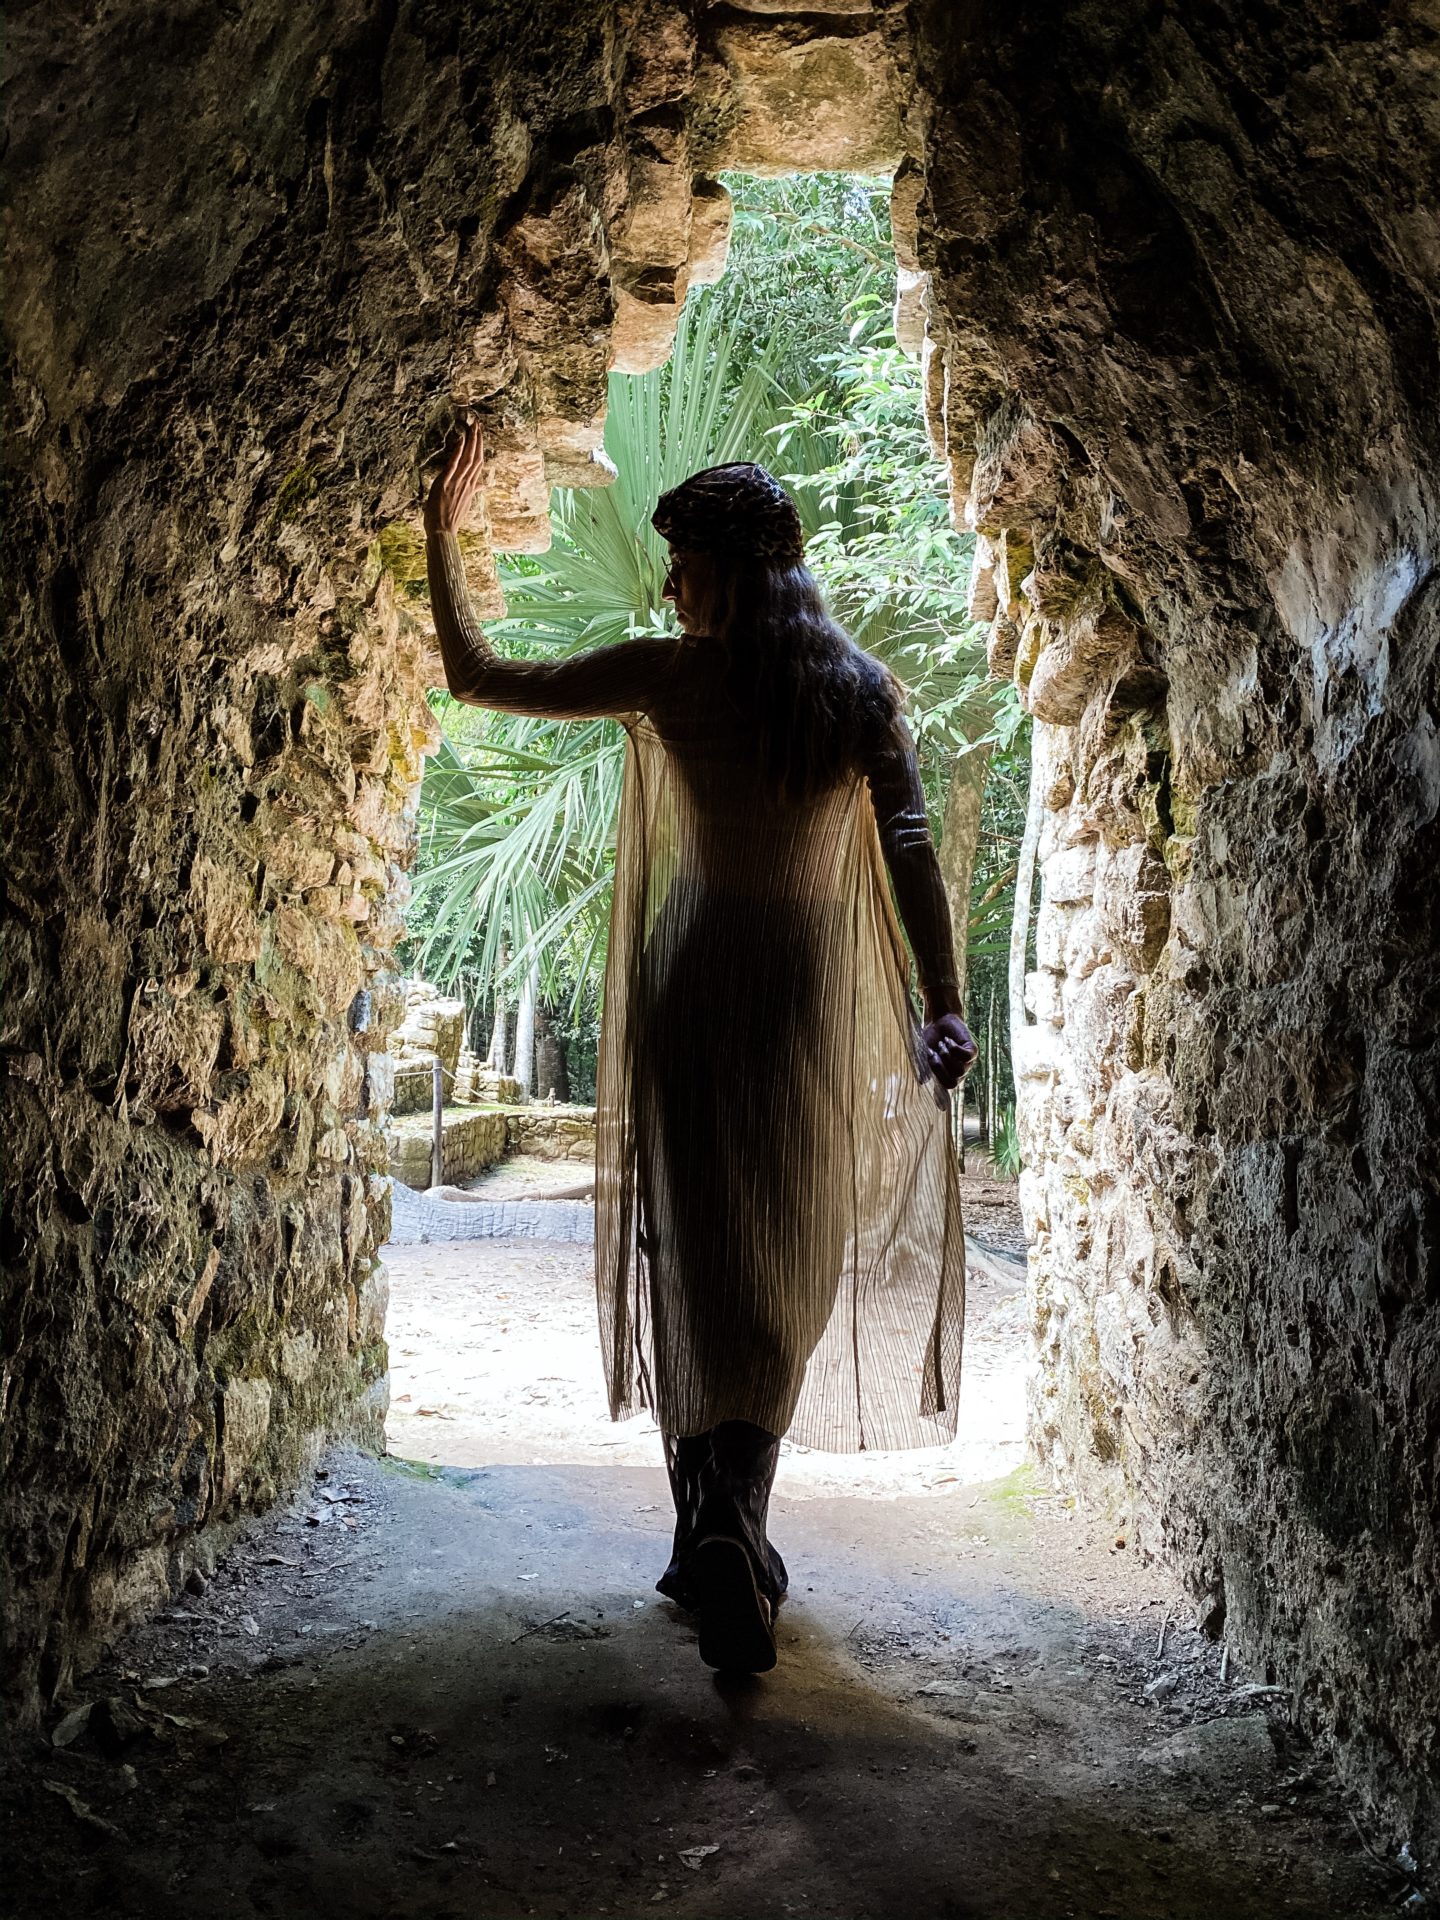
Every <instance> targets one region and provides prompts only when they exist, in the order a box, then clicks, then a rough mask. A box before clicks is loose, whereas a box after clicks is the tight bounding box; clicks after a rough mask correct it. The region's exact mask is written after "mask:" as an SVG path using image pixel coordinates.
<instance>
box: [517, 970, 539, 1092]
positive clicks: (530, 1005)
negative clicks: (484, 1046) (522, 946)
mask: <svg viewBox="0 0 1440 1920" xmlns="http://www.w3.org/2000/svg"><path fill="white" fill-rule="evenodd" d="M539 985H540V962H539V961H538V960H532V961H531V962H530V965H529V967H528V969H527V970H526V974H525V979H524V982H523V984H522V985H521V988H520V1006H519V1009H518V1011H517V1012H516V1015H515V1078H516V1079H517V1080H518V1081H519V1082H520V1091H521V1092H522V1093H523V1094H525V1095H526V1097H527V1098H528V1097H529V1095H530V1094H532V1093H533V1092H534V1090H535V1000H536V994H537V989H538V988H539Z"/></svg>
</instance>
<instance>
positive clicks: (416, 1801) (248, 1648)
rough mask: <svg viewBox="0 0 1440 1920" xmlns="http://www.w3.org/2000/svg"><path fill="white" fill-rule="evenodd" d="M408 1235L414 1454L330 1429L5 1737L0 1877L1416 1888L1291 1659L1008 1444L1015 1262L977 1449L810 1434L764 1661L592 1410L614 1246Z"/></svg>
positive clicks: (977, 1902)
mask: <svg viewBox="0 0 1440 1920" xmlns="http://www.w3.org/2000/svg"><path fill="white" fill-rule="evenodd" d="M387 1258H388V1260H389V1263H390V1266H391V1277H392V1287H393V1306H392V1314H391V1338H392V1352H393V1366H394V1390H395V1394H396V1404H395V1409H394V1416H393V1425H392V1441H391V1444H392V1447H393V1448H394V1449H395V1454H396V1456H397V1457H392V1458H389V1459H386V1460H381V1461H375V1460H372V1459H369V1458H367V1457H365V1456H363V1455H361V1454H359V1453H356V1452H354V1451H351V1450H337V1451H335V1452H333V1453H332V1454H331V1455H330V1456H329V1457H328V1458H327V1459H326V1460H325V1461H324V1462H323V1464H322V1466H321V1468H320V1470H319V1472H318V1473H317V1475H316V1477H315V1479H314V1481H313V1483H312V1484H311V1485H310V1486H309V1487H307V1489H306V1493H305V1495H304V1497H303V1498H302V1499H301V1500H300V1501H299V1502H298V1504H296V1505H295V1506H294V1507H293V1508H291V1509H289V1510H286V1511H283V1512H279V1513H274V1514H271V1515H270V1516H268V1517H267V1518H266V1519H265V1520H264V1521H262V1522H259V1523H257V1524H256V1525H255V1527H254V1529H253V1531H252V1532H251V1534H250V1535H249V1537H248V1538H247V1539H246V1540H245V1541H244V1542H243V1543H239V1544H237V1545H235V1546H233V1547H232V1549H231V1550H230V1551H229V1553H228V1554H227V1555H226V1557H225V1559H224V1561H223V1563H222V1564H221V1565H220V1566H219V1567H218V1568H217V1569H216V1570H215V1572H214V1574H213V1576H212V1577H211V1579H210V1580H209V1581H208V1582H201V1581H196V1582H195V1585H196V1587H197V1588H202V1587H203V1590H201V1591H194V1592H189V1593H186V1594H185V1595H183V1596H182V1597H181V1599H180V1600H179V1602H178V1603H177V1604H175V1605H174V1606H173V1607H171V1608H170V1609H169V1610H168V1611H167V1612H166V1614H165V1615H164V1616H163V1617H162V1618H161V1619H160V1620H158V1621H155V1622H153V1623H152V1624H150V1625H149V1626H147V1627H145V1628H143V1629H141V1630H138V1631H137V1632H135V1633H134V1634H132V1635H131V1636H129V1637H128V1638H127V1639H125V1640H124V1641H123V1642H121V1643H120V1644H119V1645H117V1646H116V1647H115V1648H114V1650H113V1655H112V1657H110V1658H109V1659H107V1661H106V1662H105V1663H104V1664H103V1665H102V1666H101V1667H100V1668H99V1669H98V1670H97V1671H95V1672H94V1673H92V1674H91V1675H89V1676H87V1678H86V1679H85V1680H84V1682H83V1683H82V1684H81V1685H80V1686H79V1687H78V1688H77V1690H76V1693H75V1695H74V1698H73V1699H72V1700H70V1701H68V1702H66V1703H64V1708H63V1710H62V1711H57V1713H56V1714H55V1715H54V1716H52V1720H51V1722H50V1724H49V1725H48V1726H47V1728H46V1729H45V1732H44V1734H43V1736H34V1737H28V1738H25V1739H22V1740H20V1741H18V1742H17V1743H15V1744H14V1745H13V1746H12V1749H11V1751H10V1753H9V1755H8V1758H7V1759H6V1762H5V1767H4V1778H3V1781H0V1787H3V1808H4V1823H3V1827H0V1833H3V1836H4V1839H3V1857H0V1876H3V1881H0V1884H3V1885H4V1887H5V1889H6V1894H7V1896H8V1899H7V1900H6V1902H5V1903H4V1904H5V1911H7V1912H9V1911H13V1912H14V1913H15V1914H16V1915H21V1914H23V1915H25V1916H27V1920H29V1917H30V1916H37V1917H39V1916H48V1915H52V1914H53V1915H60V1914H64V1915H66V1916H73V1915H76V1914H90V1913H101V1912H103V1913H106V1914H117V1915H127V1916H128V1915H137V1916H138V1915H142V1914H144V1915H150V1916H169V1915H176V1916H180V1915H184V1916H199V1915H213V1914H223V1913H238V1914H261V1915H274V1916H286V1917H287V1920H288V1916H296V1917H297V1920H299V1917H300V1916H305V1917H306V1920H309V1916H317V1917H322V1920H328V1917H329V1916H332V1915H333V1916H335V1917H336V1920H339V1917H340V1916H342V1915H343V1916H346V1920H351V1917H352V1916H353V1917H359V1920H364V1917H367V1916H374V1917H375V1920H401V1916H404V1920H470V1917H471V1916H490V1915H495V1916H511V1915H517V1916H518V1915H528V1914H537V1915H556V1916H559V1915H565V1916H574V1917H575V1920H587V1917H588V1916H591V1915H601V1914H604V1915H622V1916H623V1915H631V1916H639V1915H649V1914H652V1913H658V1914H676V1915H680V1916H692V1917H693V1920H711V1917H713V1920H729V1917H730V1916H734V1917H735V1920H769V1917H770V1916H775V1917H776V1920H778V1917H779V1916H782V1915H792V1914H793V1915H806V1916H815V1917H817V1920H827V1917H828V1920H890V1917H891V1916H899V1915H904V1916H915V1920H959V1917H960V1916H965V1917H966V1920H980V1917H981V1916H984V1920H1001V1916H1003V1917H1004V1920H1061V1917H1062V1916H1064V1917H1066V1920H1107V1917H1108V1920H1213V1917H1215V1916H1222V1915H1223V1916H1225V1917H1226V1920H1260V1916H1265V1920H1274V1916H1281V1915H1284V1916H1308V1917H1313V1920H1320V1916H1332V1915H1334V1916H1342V1917H1343V1920H1370V1916H1378V1915H1380V1914H1389V1913H1393V1912H1395V1911H1396V1909H1397V1907H1398V1904H1399V1902H1400V1901H1401V1899H1403V1898H1404V1897H1405V1894H1406V1892H1407V1888H1406V1887H1405V1885H1404V1884H1403V1882H1402V1880H1401V1879H1400V1878H1399V1877H1398V1876H1396V1875H1395V1874H1394V1873H1393V1872H1387V1871H1386V1870H1385V1869H1384V1868H1382V1867H1381V1866H1380V1865H1379V1864H1378V1863H1377V1862H1374V1861H1372V1859H1371V1857H1370V1855H1369V1854H1368V1852H1367V1851H1366V1849H1365V1845H1364V1843H1363V1841H1362V1839H1361V1837H1360V1834H1359V1831H1358V1830H1357V1828H1356V1826H1355V1825H1354V1823H1353V1821H1352V1819H1351V1818H1350V1816H1349V1814H1348V1813H1347V1812H1346V1810H1345V1809H1344V1807H1343V1805H1342V1803H1341V1802H1340V1801H1339V1799H1338V1798H1337V1796H1336V1794H1335V1792H1334V1790H1333V1788H1332V1785H1331V1782H1330V1779H1329V1775H1328V1773H1327V1771H1326V1769H1325V1767H1324V1766H1323V1765H1322V1764H1321V1763H1320V1762H1319V1761H1318V1760H1317V1757H1316V1755H1315V1754H1314V1753H1313V1752H1312V1751H1311V1750H1310V1749H1309V1748H1308V1747H1307V1746H1306V1745H1305V1743H1304V1742H1303V1741H1302V1740H1301V1739H1300V1738H1299V1736H1298V1735H1297V1734H1295V1733H1294V1732H1293V1731H1292V1730H1291V1728H1290V1726H1289V1723H1288V1715H1287V1703H1286V1701H1285V1698H1284V1696H1283V1695H1282V1694H1280V1693H1279V1692H1278V1691H1277V1690H1276V1689H1273V1688H1272V1689H1267V1688H1265V1687H1264V1686H1263V1685H1259V1681H1261V1680H1263V1676H1251V1675H1245V1674H1241V1673H1238V1672H1236V1671H1235V1670H1234V1668H1233V1666H1232V1668H1231V1671H1230V1672H1229V1674H1228V1675H1227V1677H1226V1679H1225V1680H1224V1681H1223V1682H1222V1680H1221V1678H1220V1661H1221V1650H1220V1649H1219V1648H1218V1647H1216V1646H1214V1645H1212V1644H1210V1643H1209V1642H1207V1641H1205V1640H1203V1639H1202V1638H1201V1636H1200V1635H1199V1634H1198V1632H1196V1631H1195V1629H1194V1627H1193V1625H1192V1619H1191V1614H1190V1611H1189V1609H1188V1608H1187V1607H1186V1605H1185V1604H1184V1602H1183V1601H1182V1599H1181V1598H1180V1596H1179V1595H1178V1594H1177V1593H1176V1592H1175V1591H1174V1590H1173V1589H1172V1587H1171V1586H1170V1585H1169V1583H1168V1581H1167V1580H1166V1579H1165V1577H1164V1576H1163V1575H1162V1574H1160V1573H1158V1572H1157V1571H1156V1570H1154V1569H1147V1568H1143V1567H1139V1566H1137V1565H1135V1564H1134V1561H1133V1556H1131V1555H1130V1554H1129V1553H1128V1552H1127V1551H1126V1550H1125V1549H1122V1548H1119V1547H1117V1546H1116V1544H1115V1540H1114V1538H1113V1536H1112V1535H1110V1534H1109V1533H1107V1532H1106V1531H1105V1530H1104V1529H1103V1528H1102V1527H1101V1525H1100V1523H1099V1520H1098V1517H1087V1516H1085V1515H1084V1514H1081V1513H1077V1512H1076V1511H1074V1510H1072V1508H1071V1506H1070V1505H1069V1503H1068V1502H1066V1501H1064V1500H1062V1499H1059V1498H1057V1497H1056V1496H1054V1495H1053V1494H1050V1493H1048V1492H1047V1491H1046V1489H1045V1487H1044V1485H1043V1483H1042V1482H1041V1480H1040V1479H1039V1477H1038V1476H1037V1475H1036V1473H1035V1472H1034V1470H1033V1469H1031V1468H1028V1467H1026V1466H1025V1465H1024V1464H1023V1462H1022V1460H1021V1451H1022V1449H1021V1448H1020V1446H1019V1417H1020V1416H1019V1405H1020V1394H1021V1393H1022V1391H1023V1377H1022V1367H1021V1362H1020V1359H1019V1355H1020V1351H1021V1341H1020V1323H1019V1318H1018V1314H1019V1303H1020V1296H1019V1293H1018V1283H1017V1281H1016V1279H1015V1277H1014V1274H1013V1272H1011V1271H1010V1270H1009V1269H1007V1268H1006V1267H1005V1266H1004V1265H1003V1263H998V1262H997V1263H996V1265H995V1272H994V1274H993V1275H992V1276H991V1277H990V1279H989V1280H987V1282H986V1284H985V1285H984V1286H980V1285H974V1286H973V1290H972V1307H971V1322H970V1330H969V1344H968V1350H967V1364H970V1363H973V1370H972V1372H971V1373H970V1374H968V1375H967V1382H966V1385H967V1390H968V1391H969V1392H970V1393H971V1395H972V1398H973V1400H974V1401H975V1403H976V1405H975V1409H974V1410H973V1417H971V1418H970V1420H969V1424H968V1426H967V1427H966V1428H962V1433H961V1436H960V1439H959V1440H958V1442H957V1444H956V1446H955V1447H954V1448H952V1449H946V1450H944V1453H943V1454H935V1455H928V1456H921V1455H913V1456H908V1457H905V1456H889V1457H888V1460H887V1458H886V1457H884V1456H876V1457H875V1460H874V1461H859V1462H857V1461H856V1460H854V1459H853V1458H851V1459H848V1460H847V1459H845V1458H843V1457H838V1456H828V1457H822V1456H818V1455H805V1454H803V1453H801V1452H800V1451H799V1450H798V1449H791V1450H790V1451H789V1452H788V1453H787V1456H786V1458H785V1460H784V1462H783V1463H782V1469H781V1477H780V1480H779V1481H778V1482H777V1489H776V1496H775V1501H774V1507H773V1527H772V1531H773V1532H774V1535H775V1538H776V1540H777V1543H778V1544H779V1545H780V1547H781V1550H782V1551H783V1552H784V1553H785V1555H786V1558H787V1560H788V1562H789V1566H790V1571H791V1582H792V1587H791V1598H790V1600H789V1602H788V1603H787V1605H786V1607H785V1608H784V1609H783V1611H782V1613H781V1617H780V1626H779V1640H780V1652H781V1659H780V1665H779V1667H778V1668H777V1669H776V1671H775V1672H774V1673H773V1674H771V1675H767V1676H765V1677H764V1678H763V1679H758V1680H753V1681H745V1682H739V1681H717V1679H716V1678H715V1677H714V1676H713V1675H712V1674H711V1673H710V1672H709V1670H708V1669H706V1668H705V1667H703V1666H702V1665H701V1664H700V1662H699V1660H698V1657H697V1655H696V1651H695V1636H694V1631H693V1628H692V1625H691V1623H690V1621H689V1620H688V1618H687V1616H686V1615H684V1614H683V1613H681V1612H680V1611H679V1610H678V1609H676V1608H675V1607H673V1606H672V1605H671V1604H670V1603H669V1602H667V1601H664V1600H662V1599H661V1598H660V1597H659V1596H658V1595H657V1594H656V1593H655V1592H654V1588H653V1582H654V1579H655V1577H656V1575H657V1574H658V1573H659V1571H660V1569H661V1567H662V1566H663V1564H664V1561H665V1559H666V1555H667V1551H668V1539H667V1534H668V1500H667V1493H666V1487H665V1480H664V1475H663V1471H662V1470H661V1468H660V1466H659V1463H658V1442H657V1440H656V1439H655V1437H654V1434H653V1432H646V1431H644V1428H645V1426H646V1424H647V1423H644V1422H632V1423H630V1426H629V1427H626V1428H614V1427H610V1426H609V1423H608V1422H607V1421H605V1420H604V1418H603V1406H602V1405H601V1404H600V1388H599V1381H598V1372H599V1369H598V1360H597V1357H596V1353H595V1348H594V1332H593V1320H592V1319H591V1318H589V1317H588V1316H590V1315H592V1314H593V1306H592V1305H591V1299H590V1269H589V1261H590V1250H589V1249H588V1248H587V1247H583V1246H568V1245H565V1246H562V1245H554V1244H547V1243H545V1242H537V1241H524V1242H520V1241H502V1240H492V1241H481V1242H473V1241H472V1242H465V1243H460V1244H455V1245H450V1244H442V1245H419V1246H413V1247H404V1248H398V1247H397V1248H394V1249H392V1250H391V1253H390V1255H388V1256H387ZM987 1379H988V1384H987ZM987 1394H988V1395H989V1398H988V1400H987V1399H986V1398H985V1396H986V1395H987ZM407 1395H408V1398H406V1397H405V1396H407ZM532 1396H533V1397H532ZM981 1405H984V1406H985V1407H987V1409H988V1411H987V1412H986V1414H985V1415H984V1416H983V1417H982V1416H981V1415H980V1413H979V1408H980V1406H981ZM432 1406H433V1408H434V1411H432V1412H425V1411H423V1409H425V1408H429V1407H432ZM597 1408H598V1412H597ZM992 1418H993V1420H994V1422H995V1423H996V1424H995V1430H994V1431H991V1432H987V1431H985V1430H984V1429H985V1425H986V1421H987V1420H989V1419H992ZM401 1454H407V1455H408V1456H409V1458H408V1460H407V1459H405V1458H401V1457H398V1456H399V1455H401ZM421 1456H424V1459H422V1458H421ZM439 1462H444V1464H437V1463H439ZM857 1469H858V1470H857ZM867 1473H868V1474H870V1475H871V1476H872V1477H871V1478H869V1479H867V1478H866V1474H867ZM847 1476H848V1477H847ZM1162 1645H1163V1651H1162Z"/></svg>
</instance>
